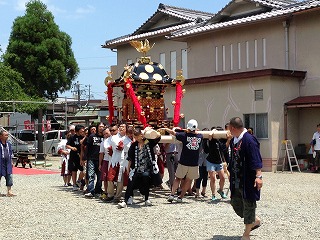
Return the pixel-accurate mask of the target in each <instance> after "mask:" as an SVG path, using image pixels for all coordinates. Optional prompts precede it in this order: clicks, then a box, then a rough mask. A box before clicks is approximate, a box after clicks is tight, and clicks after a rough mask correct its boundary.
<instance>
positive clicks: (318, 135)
mask: <svg viewBox="0 0 320 240" xmlns="http://www.w3.org/2000/svg"><path fill="white" fill-rule="evenodd" d="M314 139H315V140H316V144H315V145H314V150H320V133H319V132H315V133H314V134H313V137H312V140H314Z"/></svg>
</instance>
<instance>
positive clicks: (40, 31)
mask: <svg viewBox="0 0 320 240" xmlns="http://www.w3.org/2000/svg"><path fill="white" fill-rule="evenodd" d="M71 44H72V40H71V37H70V36H69V35H68V34H67V33H65V32H62V31H60V30H59V27H58V25H56V24H55V22H54V17H53V15H52V13H51V12H50V11H48V10H47V6H46V5H45V4H43V3H42V2H41V1H39V0H31V1H30V2H28V3H27V4H26V13H25V15H24V16H21V17H17V18H16V19H15V21H14V23H13V26H12V31H11V35H10V38H9V44H8V48H7V51H6V53H5V54H4V62H5V64H7V65H9V66H11V68H12V69H14V70H16V71H17V72H19V73H21V75H22V77H23V79H24V81H19V85H20V86H21V87H22V88H23V89H24V91H25V92H26V94H27V95H29V96H38V97H44V98H47V99H52V100H54V99H55V98H57V97H58V92H60V93H63V92H64V91H66V90H69V89H70V88H71V84H72V81H73V80H74V79H75V78H76V77H77V75H78V73H79V67H78V64H77V62H76V60H75V58H74V54H73V51H72V49H71Z"/></svg>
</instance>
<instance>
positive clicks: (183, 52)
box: [181, 49, 188, 78]
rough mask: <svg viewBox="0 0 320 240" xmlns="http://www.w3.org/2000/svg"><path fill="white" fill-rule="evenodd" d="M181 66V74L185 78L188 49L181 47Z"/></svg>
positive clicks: (186, 76) (186, 75) (186, 74)
mask: <svg viewBox="0 0 320 240" xmlns="http://www.w3.org/2000/svg"><path fill="white" fill-rule="evenodd" d="M181 56H182V59H181V67H182V70H183V76H184V77H185V78H188V50H187V49H182V50H181Z"/></svg>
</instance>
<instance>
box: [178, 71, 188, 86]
mask: <svg viewBox="0 0 320 240" xmlns="http://www.w3.org/2000/svg"><path fill="white" fill-rule="evenodd" d="M182 72H183V70H182V69H181V70H177V77H176V80H178V81H180V83H181V86H183V85H184V82H185V81H186V79H185V78H184V76H183V75H182Z"/></svg>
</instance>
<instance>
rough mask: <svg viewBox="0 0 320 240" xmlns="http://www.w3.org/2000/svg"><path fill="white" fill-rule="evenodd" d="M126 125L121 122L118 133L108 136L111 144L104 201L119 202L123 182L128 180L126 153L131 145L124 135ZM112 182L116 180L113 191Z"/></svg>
mask: <svg viewBox="0 0 320 240" xmlns="http://www.w3.org/2000/svg"><path fill="white" fill-rule="evenodd" d="M126 132H127V125H126V124H124V123H122V124H120V126H119V132H118V134H116V135H114V136H112V137H110V138H109V141H110V142H109V144H110V146H111V149H112V150H111V152H112V156H111V160H110V161H109V170H108V177H107V180H108V189H107V194H108V197H107V198H106V201H112V200H114V201H115V202H119V201H120V198H121V195H122V190H123V186H124V184H125V185H126V182H127V181H128V173H127V171H126V169H127V167H128V160H127V154H128V150H129V148H130V145H131V139H130V138H129V137H128V136H127V135H126ZM113 182H116V185H117V189H116V193H114V185H113Z"/></svg>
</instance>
